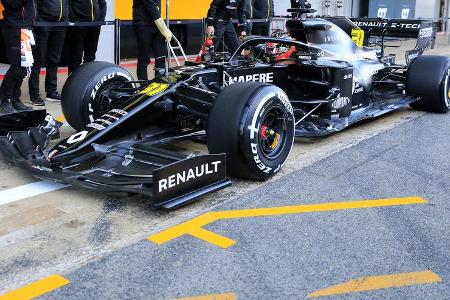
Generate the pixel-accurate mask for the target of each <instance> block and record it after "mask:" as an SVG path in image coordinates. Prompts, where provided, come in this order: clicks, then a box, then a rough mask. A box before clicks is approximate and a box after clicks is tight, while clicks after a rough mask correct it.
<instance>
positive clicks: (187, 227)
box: [147, 197, 428, 248]
mask: <svg viewBox="0 0 450 300" xmlns="http://www.w3.org/2000/svg"><path fill="white" fill-rule="evenodd" d="M425 203H428V202H427V201H426V200H425V199H423V198H421V197H405V198H391V199H380V200H362V201H351V202H336V203H319V204H305V205H297V206H282V207H272V208H255V209H243V210H227V211H218V212H209V213H206V214H203V215H200V216H198V217H195V218H193V219H191V220H189V221H187V222H184V223H181V224H179V225H176V226H173V227H170V228H168V229H166V230H164V231H161V232H159V233H157V234H154V235H152V236H150V237H148V238H147V239H148V240H149V241H151V242H153V243H156V244H158V245H161V244H165V243H167V242H169V241H171V240H173V239H175V238H178V237H180V236H183V235H191V236H195V237H197V238H199V239H202V240H204V241H207V242H209V243H211V244H214V245H216V246H219V247H221V248H228V247H230V246H232V245H234V244H235V243H236V242H235V241H233V240H231V239H229V238H226V237H224V236H221V235H218V234H216V233H213V232H211V231H208V230H205V229H204V228H202V227H203V226H205V225H208V224H211V223H213V222H215V221H217V220H221V219H238V218H252V217H264V216H276V215H288V214H301V213H311V212H324V211H339V210H347V209H362V208H374V207H387V206H398V205H411V204H425Z"/></svg>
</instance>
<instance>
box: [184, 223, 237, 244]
mask: <svg viewBox="0 0 450 300" xmlns="http://www.w3.org/2000/svg"><path fill="white" fill-rule="evenodd" d="M188 233H189V234H190V235H192V236H193V237H196V238H198V239H201V240H204V241H205V242H208V243H211V244H214V245H216V246H217V247H220V248H228V247H231V246H233V245H234V244H236V241H234V240H232V239H229V238H227V237H224V236H221V235H219V234H217V233H214V232H212V231H209V230H206V229H204V228H195V229H193V230H191V231H189V232H188Z"/></svg>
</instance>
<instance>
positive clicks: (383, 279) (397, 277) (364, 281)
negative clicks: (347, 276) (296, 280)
mask: <svg viewBox="0 0 450 300" xmlns="http://www.w3.org/2000/svg"><path fill="white" fill-rule="evenodd" d="M435 282H442V278H441V277H440V276H439V275H437V274H436V273H434V272H432V271H430V270H428V271H421V272H412V273H399V274H388V275H380V276H368V277H362V278H358V279H354V280H350V281H348V282H345V283H341V284H337V285H334V286H332V287H329V288H326V289H323V290H320V291H317V292H314V293H311V294H309V295H308V298H316V297H322V296H330V295H338V294H348V293H355V292H365V291H371V290H380V289H387V288H395V287H402V286H410V285H418V284H429V283H435Z"/></svg>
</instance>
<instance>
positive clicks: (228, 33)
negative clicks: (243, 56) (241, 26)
mask: <svg viewBox="0 0 450 300" xmlns="http://www.w3.org/2000/svg"><path fill="white" fill-rule="evenodd" d="M224 36H225V44H226V45H227V47H228V51H230V53H231V54H233V53H234V52H236V50H237V49H238V48H239V39H238V36H237V34H236V30H235V29H234V26H233V23H232V22H231V21H229V22H228V23H227V24H226V26H225V34H224Z"/></svg>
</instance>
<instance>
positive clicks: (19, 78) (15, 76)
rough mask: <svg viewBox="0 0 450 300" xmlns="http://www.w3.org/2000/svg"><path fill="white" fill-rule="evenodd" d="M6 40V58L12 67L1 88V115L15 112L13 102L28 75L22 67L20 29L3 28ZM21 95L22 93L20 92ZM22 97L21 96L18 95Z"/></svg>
mask: <svg viewBox="0 0 450 300" xmlns="http://www.w3.org/2000/svg"><path fill="white" fill-rule="evenodd" d="M1 30H2V35H3V39H4V47H5V51H6V57H7V59H8V62H9V63H10V67H9V69H8V71H7V72H6V74H5V77H4V78H3V81H2V83H1V86H0V100H1V106H0V108H1V111H0V113H2V112H3V113H10V112H13V111H14V108H13V107H12V101H13V99H14V97H15V96H16V95H15V94H17V92H18V91H17V89H18V87H19V89H20V87H21V86H22V82H23V79H24V77H25V76H26V74H27V70H26V68H23V67H22V66H21V54H20V29H18V28H15V27H9V26H6V25H5V26H3V27H2V28H1ZM19 93H20V91H19ZM18 96H20V94H18Z"/></svg>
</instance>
